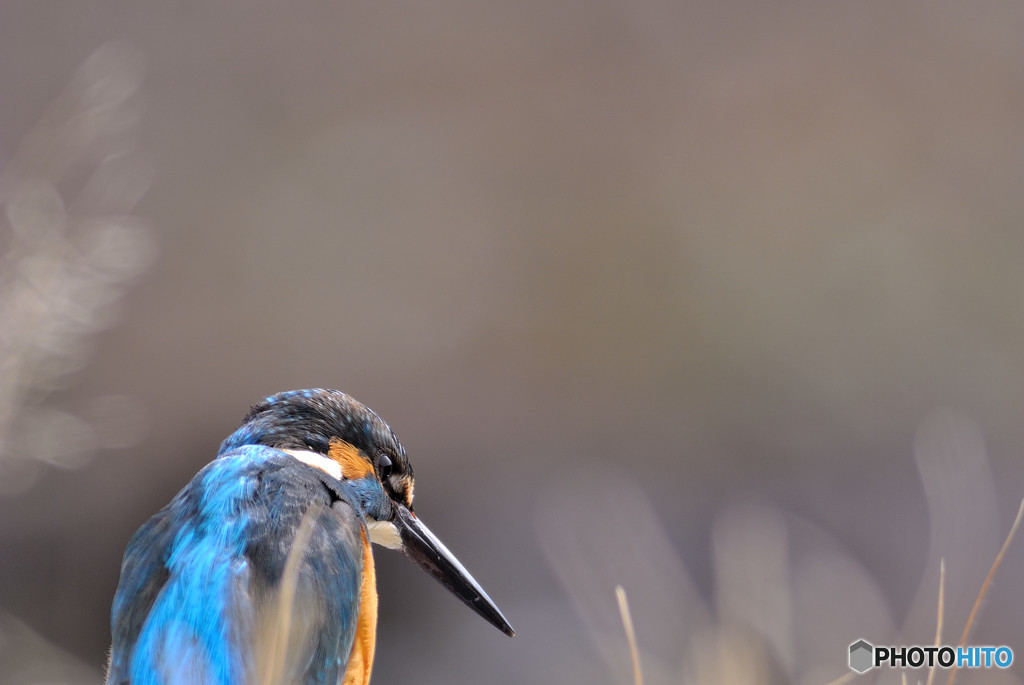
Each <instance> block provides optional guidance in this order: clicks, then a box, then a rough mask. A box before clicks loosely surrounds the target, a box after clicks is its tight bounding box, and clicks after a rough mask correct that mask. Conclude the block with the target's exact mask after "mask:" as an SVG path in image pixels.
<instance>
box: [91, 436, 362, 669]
mask: <svg viewBox="0 0 1024 685" xmlns="http://www.w3.org/2000/svg"><path fill="white" fill-rule="evenodd" d="M354 501H355V500H354V499H353V498H352V496H351V493H349V492H348V491H347V489H346V485H345V484H344V483H343V482H341V481H338V480H336V479H334V478H332V477H331V476H330V475H328V474H326V473H323V472H321V471H319V470H317V469H314V468H312V467H310V466H307V465H306V464H303V463H302V462H300V461H298V460H297V459H295V458H293V457H291V456H290V455H288V454H286V453H284V452H281V451H279V450H275V449H272V448H269V447H262V446H244V447H239V448H236V449H233V450H230V451H229V452H226V453H224V454H222V455H220V456H219V457H218V458H217V459H215V460H214V461H212V462H210V463H209V464H208V465H206V466H205V467H204V468H203V469H202V470H200V471H199V473H197V474H196V475H195V477H193V478H192V480H191V481H190V482H189V483H188V484H187V485H186V486H185V487H184V488H182V490H181V491H180V492H179V493H178V494H177V495H176V496H175V497H174V498H173V499H172V500H171V502H170V503H169V504H168V505H167V506H165V507H164V508H163V509H161V510H160V511H159V512H158V513H157V514H155V515H154V516H153V517H151V518H150V519H149V520H148V521H147V522H146V523H145V524H144V525H143V526H142V527H141V528H140V529H139V530H138V532H136V534H135V535H134V536H133V537H132V540H131V541H130V542H129V544H128V547H127V549H126V550H125V556H124V560H123V562H122V568H121V581H120V584H119V586H118V590H117V593H116V595H115V599H114V607H113V612H112V626H111V628H112V631H113V652H112V655H111V669H112V670H113V671H116V670H117V669H118V667H119V665H122V664H123V663H124V662H125V659H126V658H127V656H128V654H127V650H130V649H131V648H132V646H133V645H134V644H135V643H136V642H137V641H138V640H139V638H140V635H142V634H143V631H144V630H145V631H147V632H151V631H152V630H155V629H157V627H156V626H154V625H153V622H154V621H157V622H158V621H160V620H163V619H168V620H172V621H173V620H177V619H176V618H174V617H173V616H166V617H165V616H163V614H165V613H167V612H175V611H177V610H176V609H174V608H173V606H172V605H173V604H174V603H171V602H168V601H167V599H166V598H167V597H169V596H171V595H175V594H178V593H179V592H183V593H184V591H183V589H182V588H183V587H184V586H185V585H188V586H189V587H191V588H192V589H191V590H190V591H189V592H188V593H184V594H187V595H188V596H191V597H203V596H206V597H205V599H203V600H201V606H198V607H196V608H195V609H194V610H192V611H191V613H193V614H195V615H196V616H201V617H203V620H202V621H197V623H213V624H217V623H221V622H222V621H228V622H235V623H237V621H238V620H239V619H238V618H237V617H227V616H226V614H225V613H224V610H225V607H226V603H227V602H229V601H230V602H231V604H232V607H233V608H232V611H234V612H235V613H237V612H238V611H239V610H240V609H244V607H249V609H248V610H247V611H249V612H251V615H252V616H256V617H257V619H258V614H259V613H260V611H261V610H262V608H263V607H265V606H267V605H268V602H269V601H271V600H273V598H274V597H275V593H276V591H277V588H278V585H279V583H280V581H281V578H282V576H283V574H284V572H285V568H286V565H287V564H288V560H289V554H293V555H294V553H296V552H297V553H298V555H299V561H300V563H299V564H298V568H300V569H304V571H305V572H303V573H301V574H300V576H299V580H298V583H299V587H298V588H297V590H298V591H300V593H302V594H305V595H307V596H310V597H323V598H325V600H324V601H325V602H326V606H324V607H322V608H321V610H320V611H319V612H318V613H319V614H320V615H323V616H324V617H325V618H326V617H332V620H331V621H328V623H331V624H333V625H337V626H339V627H341V630H340V632H335V631H328V632H330V633H331V634H324V635H322V636H321V639H320V642H321V643H323V644H320V645H319V646H315V645H310V647H311V648H312V649H313V650H314V651H315V652H316V653H318V656H319V658H314V659H313V660H314V661H321V662H322V658H323V656H324V655H323V652H325V651H329V650H330V649H335V650H336V649H337V648H339V647H343V645H345V644H347V643H350V642H351V635H350V634H349V633H350V632H351V631H350V629H349V628H348V627H349V626H352V625H353V624H354V621H353V620H352V614H353V612H354V611H355V610H356V607H355V606H351V605H350V604H349V603H346V602H344V601H342V598H348V597H352V596H353V595H354V593H355V592H356V591H357V589H358V587H359V584H360V581H361V573H362V558H363V555H362V549H363V545H364V544H365V539H366V538H365V522H364V520H363V517H362V515H361V514H360V512H359V510H358V507H357V506H355V505H354ZM302 528H306V529H307V530H306V534H305V535H303V536H299V531H300V529H302ZM297 539H301V540H302V545H303V546H304V549H298V550H297V549H295V547H296V540H297ZM225 573H227V574H228V577H225V575H224V574H225ZM197 588H202V590H201V591H199V590H197ZM207 595H208V596H207ZM161 596H163V597H164V598H165V599H162V600H161V599H160V598H161ZM229 597H230V600H229ZM147 621H149V622H150V624H149V628H146V627H145V626H146V625H147ZM197 629H205V628H203V627H202V626H199V625H197ZM325 641H326V642H325ZM330 645H333V648H330V647H329V646H330ZM311 665H312V664H311ZM320 668H323V666H321V667H320ZM327 668H328V670H331V667H330V666H328V667H327Z"/></svg>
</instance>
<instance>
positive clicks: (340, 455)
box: [327, 438, 373, 480]
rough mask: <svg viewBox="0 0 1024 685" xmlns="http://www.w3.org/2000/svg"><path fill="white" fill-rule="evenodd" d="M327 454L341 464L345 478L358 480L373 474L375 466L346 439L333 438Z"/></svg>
mask: <svg viewBox="0 0 1024 685" xmlns="http://www.w3.org/2000/svg"><path fill="white" fill-rule="evenodd" d="M327 456H329V457H330V458H331V459H333V460H334V461H336V462H338V464H340V465H341V475H342V476H343V477H344V478H348V479H350V480H358V479H360V478H366V477H367V476H371V475H373V466H372V465H371V464H370V460H369V459H367V458H366V455H365V454H363V453H362V452H360V451H359V448H357V447H354V446H352V445H350V444H349V443H347V442H345V441H344V440H338V439H337V438H335V439H333V440H331V445H330V448H329V449H328V450H327Z"/></svg>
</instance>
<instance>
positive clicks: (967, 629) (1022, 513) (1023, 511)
mask: <svg viewBox="0 0 1024 685" xmlns="http://www.w3.org/2000/svg"><path fill="white" fill-rule="evenodd" d="M1021 517H1024V500H1021V502H1020V508H1019V509H1017V518H1015V519H1014V520H1013V525H1012V526H1010V533H1009V534H1008V535H1007V536H1006V541H1005V542H1003V546H1002V547H1001V548H1000V550H999V554H997V555H996V560H995V561H993V562H992V568H990V569H989V571H988V575H987V576H985V582H984V583H982V584H981V590H980V591H979V592H978V598H977V599H975V600H974V606H973V607H971V614H970V616H968V617H967V625H965V626H964V632H963V634H962V635H961V636H960V646H961V647H963V646H965V645H966V644H967V636H968V635H970V633H971V627H972V626H973V625H974V618H975V617H976V616H977V615H978V609H979V608H980V607H981V601H982V600H983V599H984V598H985V594H986V593H987V592H988V587H989V585H990V584H991V583H992V578H993V577H994V576H995V574H996V569H998V568H999V564H1001V563H1002V561H1003V555H1004V554H1006V550H1007V549H1009V547H1010V543H1011V542H1012V541H1013V536H1014V535H1016V533H1017V526H1019V525H1020V520H1021ZM956 671H957V664H956V663H954V664H953V668H951V669H950V671H949V680H947V681H946V685H953V680H954V679H955V678H956Z"/></svg>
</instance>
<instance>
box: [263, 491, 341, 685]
mask: <svg viewBox="0 0 1024 685" xmlns="http://www.w3.org/2000/svg"><path fill="white" fill-rule="evenodd" d="M323 509H324V507H323V505H321V504H318V503H314V504H313V505H312V506H310V508H309V509H308V510H307V511H306V514H305V515H304V516H303V517H302V522H301V523H300V524H299V529H298V532H297V533H296V534H295V541H294V542H293V543H292V548H291V549H290V550H289V551H288V559H287V561H285V566H284V573H283V574H281V584H280V586H279V587H278V590H277V597H276V607H274V608H273V609H271V611H270V613H269V615H268V618H267V619H266V621H265V622H264V624H263V625H262V626H261V634H260V639H259V641H258V644H259V649H258V650H257V653H258V654H259V655H260V656H259V657H258V658H259V666H258V670H257V673H258V682H259V683H260V685H275V684H276V683H283V682H286V680H285V679H286V677H287V675H288V671H289V669H290V664H289V663H288V647H289V642H290V641H291V640H292V637H293V635H292V633H293V630H292V619H293V616H294V614H295V594H296V590H297V588H298V584H299V572H300V570H301V567H302V558H303V556H305V554H306V549H307V548H308V547H309V541H310V538H311V537H312V536H313V526H314V525H315V524H316V521H317V519H318V518H319V517H320V514H321V513H322V512H323Z"/></svg>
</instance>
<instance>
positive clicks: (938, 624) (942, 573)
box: [926, 559, 946, 685]
mask: <svg viewBox="0 0 1024 685" xmlns="http://www.w3.org/2000/svg"><path fill="white" fill-rule="evenodd" d="M945 595H946V560H945V559H939V609H938V617H937V618H936V619H935V646H936V647H941V646H942V616H943V614H944V613H945ZM934 680H935V664H934V663H933V664H932V665H931V668H929V669H928V680H927V682H926V685H932V682H933V681H934Z"/></svg>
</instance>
